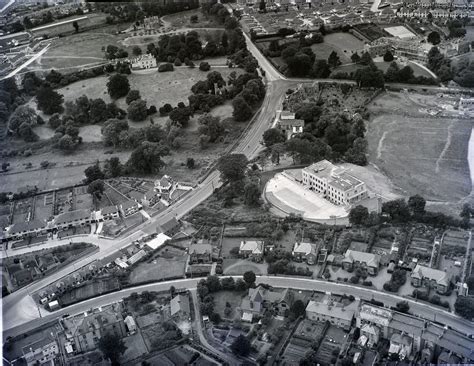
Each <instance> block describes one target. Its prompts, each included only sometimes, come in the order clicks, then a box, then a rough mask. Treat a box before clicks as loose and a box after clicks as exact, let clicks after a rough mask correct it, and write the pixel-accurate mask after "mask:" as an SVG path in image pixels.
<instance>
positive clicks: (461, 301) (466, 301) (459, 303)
mask: <svg viewBox="0 0 474 366" xmlns="http://www.w3.org/2000/svg"><path fill="white" fill-rule="evenodd" d="M454 309H455V310H456V313H458V314H459V315H461V316H462V317H463V318H465V319H468V320H471V319H472V318H474V298H473V297H466V296H458V297H457V299H456V302H455V303H454Z"/></svg>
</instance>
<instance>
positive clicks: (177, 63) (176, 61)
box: [174, 58, 181, 66]
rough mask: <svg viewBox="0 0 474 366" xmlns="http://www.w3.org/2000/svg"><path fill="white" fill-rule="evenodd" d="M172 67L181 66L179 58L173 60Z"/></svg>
mask: <svg viewBox="0 0 474 366" xmlns="http://www.w3.org/2000/svg"><path fill="white" fill-rule="evenodd" d="M174 66H181V60H180V59H179V58H176V59H175V60H174Z"/></svg>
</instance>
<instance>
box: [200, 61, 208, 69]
mask: <svg viewBox="0 0 474 366" xmlns="http://www.w3.org/2000/svg"><path fill="white" fill-rule="evenodd" d="M210 69H211V65H209V63H208V62H206V61H203V62H201V63H200V64H199V70H201V71H209V70H210Z"/></svg>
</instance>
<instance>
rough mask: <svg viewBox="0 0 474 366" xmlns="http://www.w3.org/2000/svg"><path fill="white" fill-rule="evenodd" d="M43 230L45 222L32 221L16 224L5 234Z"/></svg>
mask: <svg viewBox="0 0 474 366" xmlns="http://www.w3.org/2000/svg"><path fill="white" fill-rule="evenodd" d="M44 228H46V222H45V221H42V220H38V219H34V220H31V221H25V222H18V223H16V224H13V225H11V226H10V227H9V228H8V230H7V234H8V235H14V234H19V233H22V232H25V231H33V230H38V229H44Z"/></svg>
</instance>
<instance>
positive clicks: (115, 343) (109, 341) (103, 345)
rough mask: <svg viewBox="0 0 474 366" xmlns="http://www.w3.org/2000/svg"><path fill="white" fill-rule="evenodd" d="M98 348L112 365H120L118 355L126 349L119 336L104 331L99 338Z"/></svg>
mask: <svg viewBox="0 0 474 366" xmlns="http://www.w3.org/2000/svg"><path fill="white" fill-rule="evenodd" d="M99 349H100V350H101V351H102V353H103V354H104V356H105V357H106V358H108V359H109V360H110V362H111V363H112V365H113V366H115V365H116V366H118V365H120V362H119V360H120V356H121V355H122V354H123V353H124V352H125V351H126V350H127V347H126V346H125V344H124V343H123V340H122V338H121V337H120V336H118V335H116V334H114V333H106V334H105V335H104V336H103V337H101V338H100V339H99Z"/></svg>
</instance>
